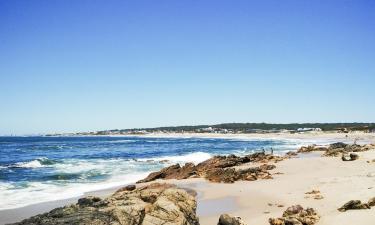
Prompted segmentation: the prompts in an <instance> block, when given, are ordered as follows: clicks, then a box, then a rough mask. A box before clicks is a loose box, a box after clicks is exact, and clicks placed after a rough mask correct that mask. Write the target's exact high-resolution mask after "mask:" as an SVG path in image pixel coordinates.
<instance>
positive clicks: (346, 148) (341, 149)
mask: <svg viewBox="0 0 375 225" xmlns="http://www.w3.org/2000/svg"><path fill="white" fill-rule="evenodd" d="M370 149H375V145H374V144H367V145H357V144H352V145H349V144H345V143H342V142H337V143H333V144H330V145H329V146H328V147H324V146H317V145H309V146H302V147H301V148H300V149H298V151H297V152H298V153H306V152H313V151H322V152H324V153H323V155H322V156H334V157H337V156H340V155H342V154H348V153H350V152H363V151H368V150H370Z"/></svg>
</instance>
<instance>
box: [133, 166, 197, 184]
mask: <svg viewBox="0 0 375 225" xmlns="http://www.w3.org/2000/svg"><path fill="white" fill-rule="evenodd" d="M195 174H196V171H195V165H194V164H193V163H186V164H185V165H184V166H183V167H181V166H180V164H175V165H172V166H169V167H166V168H164V169H162V170H160V171H158V172H153V173H150V174H149V175H148V176H147V177H146V178H145V179H142V180H139V181H137V183H145V182H150V181H153V180H157V179H178V180H180V179H186V178H189V177H191V176H193V175H195Z"/></svg>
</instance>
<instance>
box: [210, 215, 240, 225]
mask: <svg viewBox="0 0 375 225" xmlns="http://www.w3.org/2000/svg"><path fill="white" fill-rule="evenodd" d="M217 225H246V223H245V222H244V221H243V220H242V219H241V217H231V216H229V215H228V214H221V215H220V218H219V222H218V223H217Z"/></svg>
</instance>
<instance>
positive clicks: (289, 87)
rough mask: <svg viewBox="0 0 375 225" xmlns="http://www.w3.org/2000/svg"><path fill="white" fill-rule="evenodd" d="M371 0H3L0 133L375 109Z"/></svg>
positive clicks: (319, 117)
mask: <svg viewBox="0 0 375 225" xmlns="http://www.w3.org/2000/svg"><path fill="white" fill-rule="evenodd" d="M374 12H375V2H374V1H370V0H368V1H365V0H359V1H339V0H335V1H297V0H294V1H276V0H273V1H271V0H268V1H245V0H243V1H235V2H233V1H217V0H216V1H213V0H207V1H172V0H166V1H143V0H142V1H88V0H84V1H83V0H79V1H36V0H27V1H26V0H20V1H10V0H9V1H6V0H4V1H0V102H1V108H0V135H1V134H35V133H50V132H76V131H95V130H106V129H116V128H119V129H122V128H135V127H159V126H169V125H197V124H217V123H225V122H268V123H290V122H299V123H303V122H375V120H374V118H375V104H374V96H375V88H374V84H375V13H374Z"/></svg>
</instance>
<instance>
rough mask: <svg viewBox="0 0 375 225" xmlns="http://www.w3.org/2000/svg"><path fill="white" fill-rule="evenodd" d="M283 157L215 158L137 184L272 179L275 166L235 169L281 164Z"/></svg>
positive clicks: (167, 170) (172, 168) (162, 172)
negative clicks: (258, 164)
mask: <svg viewBox="0 0 375 225" xmlns="http://www.w3.org/2000/svg"><path fill="white" fill-rule="evenodd" d="M281 160H283V157H280V156H274V155H270V154H265V153H254V154H251V155H247V156H244V157H239V156H235V155H229V156H214V157H212V158H211V159H208V160H206V161H204V162H202V163H199V164H198V165H194V164H193V163H186V164H185V165H184V166H180V164H175V165H172V166H169V167H166V168H164V169H162V170H160V171H157V172H153V173H150V174H149V175H148V176H147V177H146V178H145V179H142V180H140V181H138V182H137V183H144V182H150V181H154V180H157V179H187V178H194V177H202V178H206V179H207V180H209V181H212V182H224V183H233V182H235V181H237V180H257V179H271V178H272V176H271V174H270V173H269V172H268V170H272V169H274V168H275V167H276V166H275V165H269V164H263V165H261V166H257V167H252V168H247V169H238V168H233V167H235V166H239V165H242V164H245V163H249V162H259V163H268V162H279V161H281Z"/></svg>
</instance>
